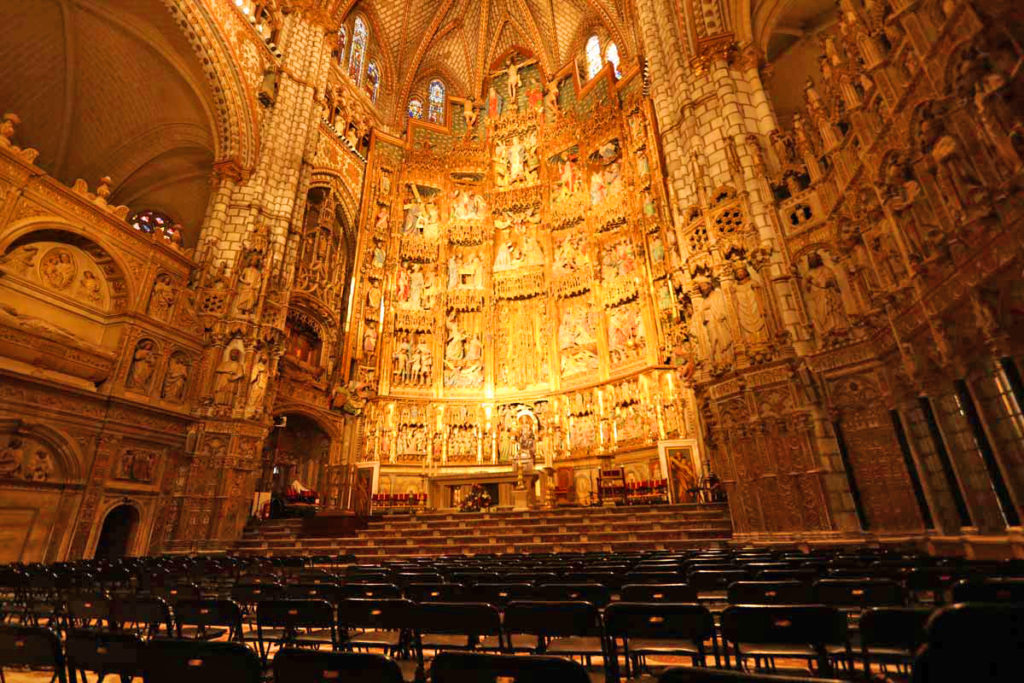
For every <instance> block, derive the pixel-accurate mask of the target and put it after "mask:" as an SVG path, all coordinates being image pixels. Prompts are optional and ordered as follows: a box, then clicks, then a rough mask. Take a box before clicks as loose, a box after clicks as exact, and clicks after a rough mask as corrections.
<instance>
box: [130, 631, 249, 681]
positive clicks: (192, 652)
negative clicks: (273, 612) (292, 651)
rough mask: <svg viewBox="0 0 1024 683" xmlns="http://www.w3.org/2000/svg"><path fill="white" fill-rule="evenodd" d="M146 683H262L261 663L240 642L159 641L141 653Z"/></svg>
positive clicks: (161, 639) (160, 639)
mask: <svg viewBox="0 0 1024 683" xmlns="http://www.w3.org/2000/svg"><path fill="white" fill-rule="evenodd" d="M142 672H143V680H144V681H145V683H181V682H182V681H187V682H188V683H224V682H225V681H231V683H260V660H259V657H258V656H257V655H256V653H255V652H253V651H252V650H250V649H249V648H248V647H246V646H245V645H242V644H241V643H223V642H212V641H202V640H178V639H169V638H168V639H163V638H159V639H156V640H151V641H149V642H148V643H146V647H145V648H144V649H143V651H142Z"/></svg>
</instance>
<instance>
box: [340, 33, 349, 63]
mask: <svg viewBox="0 0 1024 683" xmlns="http://www.w3.org/2000/svg"><path fill="white" fill-rule="evenodd" d="M346 47H348V29H347V28H345V27H344V26H342V27H341V28H339V29H338V64H341V65H344V64H345V48H346Z"/></svg>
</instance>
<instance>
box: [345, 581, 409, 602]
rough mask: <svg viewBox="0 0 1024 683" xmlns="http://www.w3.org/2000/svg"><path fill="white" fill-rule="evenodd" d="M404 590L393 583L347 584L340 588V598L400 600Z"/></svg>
mask: <svg viewBox="0 0 1024 683" xmlns="http://www.w3.org/2000/svg"><path fill="white" fill-rule="evenodd" d="M400 597H402V589H401V588H399V587H398V586H396V585H395V584H393V583H364V582H357V583H346V584H344V585H342V586H340V587H339V588H338V598H339V599H345V598H371V599H380V598H400Z"/></svg>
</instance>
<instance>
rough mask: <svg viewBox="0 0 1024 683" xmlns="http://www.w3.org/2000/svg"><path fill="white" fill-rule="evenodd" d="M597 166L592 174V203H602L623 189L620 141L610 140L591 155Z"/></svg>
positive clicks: (593, 204)
mask: <svg viewBox="0 0 1024 683" xmlns="http://www.w3.org/2000/svg"><path fill="white" fill-rule="evenodd" d="M591 160H592V162H593V163H595V164H596V165H597V168H596V169H595V170H594V171H592V172H591V174H590V203H591V205H592V206H597V205H598V204H601V203H602V202H604V201H605V200H606V199H608V198H609V197H614V196H616V195H618V194H619V193H620V192H621V191H622V152H621V150H620V148H619V141H618V140H617V139H615V140H609V141H608V142H606V143H604V144H603V145H601V147H600V148H599V149H598V150H597V151H596V152H595V153H594V154H592V155H591Z"/></svg>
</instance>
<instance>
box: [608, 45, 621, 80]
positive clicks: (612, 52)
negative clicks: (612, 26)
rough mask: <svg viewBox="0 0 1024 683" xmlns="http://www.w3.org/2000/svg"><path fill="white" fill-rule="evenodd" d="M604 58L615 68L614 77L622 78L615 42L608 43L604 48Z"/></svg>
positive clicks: (617, 47) (617, 48)
mask: <svg viewBox="0 0 1024 683" xmlns="http://www.w3.org/2000/svg"><path fill="white" fill-rule="evenodd" d="M604 58H605V61H608V62H611V63H612V66H613V67H614V68H615V78H622V72H621V71H619V46H618V45H616V44H615V43H608V47H606V48H605V49H604Z"/></svg>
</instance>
